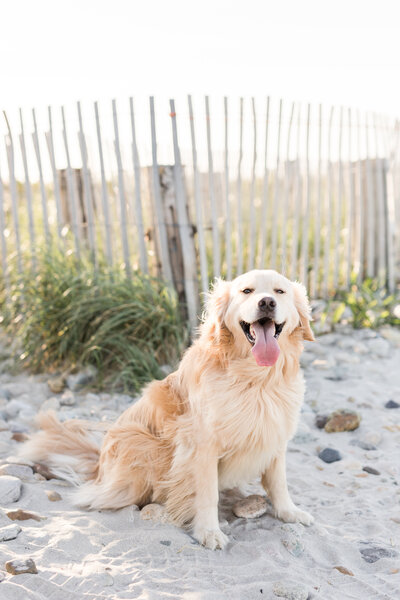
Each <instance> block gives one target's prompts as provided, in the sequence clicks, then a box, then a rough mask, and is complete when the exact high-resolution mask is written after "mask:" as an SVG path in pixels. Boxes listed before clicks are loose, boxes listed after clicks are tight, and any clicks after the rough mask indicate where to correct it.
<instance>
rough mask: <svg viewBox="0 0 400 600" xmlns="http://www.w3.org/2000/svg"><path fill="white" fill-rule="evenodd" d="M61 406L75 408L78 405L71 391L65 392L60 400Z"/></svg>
mask: <svg viewBox="0 0 400 600" xmlns="http://www.w3.org/2000/svg"><path fill="white" fill-rule="evenodd" d="M60 404H61V406H74V405H75V404H76V398H75V395H74V393H73V392H72V391H71V390H65V392H64V393H63V395H62V396H61V398H60Z"/></svg>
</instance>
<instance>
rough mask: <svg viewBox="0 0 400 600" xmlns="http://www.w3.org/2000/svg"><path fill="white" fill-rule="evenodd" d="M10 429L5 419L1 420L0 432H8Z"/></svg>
mask: <svg viewBox="0 0 400 600" xmlns="http://www.w3.org/2000/svg"><path fill="white" fill-rule="evenodd" d="M8 429H10V426H9V424H8V423H6V421H4V419H0V431H8Z"/></svg>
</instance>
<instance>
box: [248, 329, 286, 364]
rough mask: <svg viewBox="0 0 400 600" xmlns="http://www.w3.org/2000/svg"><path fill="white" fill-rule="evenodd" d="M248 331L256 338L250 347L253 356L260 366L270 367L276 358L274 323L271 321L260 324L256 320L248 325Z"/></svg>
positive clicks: (277, 348)
mask: <svg viewBox="0 0 400 600" xmlns="http://www.w3.org/2000/svg"><path fill="white" fill-rule="evenodd" d="M250 331H251V333H252V335H253V336H255V338H256V342H255V344H254V346H253V348H252V352H253V354H254V358H255V359H256V362H257V364H258V365H260V367H272V365H274V364H275V363H276V361H277V360H278V356H279V352H280V350H279V345H278V342H277V341H276V338H274V335H275V323H273V322H272V321H270V322H267V323H265V325H261V324H260V323H258V321H256V322H255V323H252V324H251V326H250Z"/></svg>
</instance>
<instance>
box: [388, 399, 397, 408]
mask: <svg viewBox="0 0 400 600" xmlns="http://www.w3.org/2000/svg"><path fill="white" fill-rule="evenodd" d="M385 408H400V404H399V403H398V402H395V401H394V400H389V401H388V402H386V404H385Z"/></svg>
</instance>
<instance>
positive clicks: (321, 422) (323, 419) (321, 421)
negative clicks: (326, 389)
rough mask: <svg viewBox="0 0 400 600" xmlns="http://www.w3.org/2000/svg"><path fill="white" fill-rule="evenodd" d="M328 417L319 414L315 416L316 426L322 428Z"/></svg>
mask: <svg viewBox="0 0 400 600" xmlns="http://www.w3.org/2000/svg"><path fill="white" fill-rule="evenodd" d="M328 419H329V416H328V415H321V414H319V415H317V416H316V417H315V425H316V426H317V427H318V429H323V428H324V427H325V424H326V422H327V420H328Z"/></svg>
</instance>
